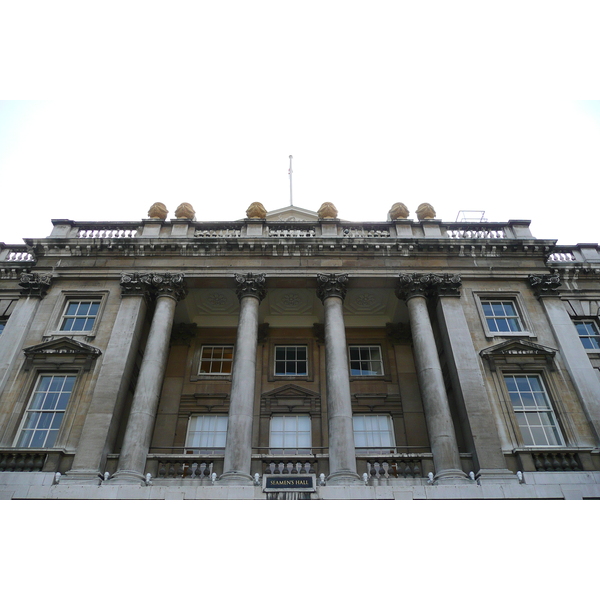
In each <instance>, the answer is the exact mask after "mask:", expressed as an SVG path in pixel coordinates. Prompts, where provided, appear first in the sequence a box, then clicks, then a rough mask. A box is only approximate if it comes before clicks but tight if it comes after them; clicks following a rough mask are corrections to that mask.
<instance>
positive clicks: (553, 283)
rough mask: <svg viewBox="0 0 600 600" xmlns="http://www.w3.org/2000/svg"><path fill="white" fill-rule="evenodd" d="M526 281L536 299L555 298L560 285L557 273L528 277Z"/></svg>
mask: <svg viewBox="0 0 600 600" xmlns="http://www.w3.org/2000/svg"><path fill="white" fill-rule="evenodd" d="M528 280H529V285H530V286H531V287H532V289H533V292H534V294H535V295H536V297H537V298H539V297H540V296H557V295H558V288H559V287H560V286H561V285H562V284H561V282H560V275H558V273H552V274H549V273H542V274H541V275H529V277H528Z"/></svg>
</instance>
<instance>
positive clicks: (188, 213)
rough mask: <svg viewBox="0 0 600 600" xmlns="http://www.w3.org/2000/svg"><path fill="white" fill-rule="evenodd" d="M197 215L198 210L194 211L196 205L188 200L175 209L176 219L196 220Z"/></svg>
mask: <svg viewBox="0 0 600 600" xmlns="http://www.w3.org/2000/svg"><path fill="white" fill-rule="evenodd" d="M195 217H196V212H195V211H194V207H193V206H192V205H191V204H189V203H188V202H182V203H181V204H180V205H179V206H178V207H177V210H176V211H175V218H176V219H190V220H192V221H193V220H194V219H195Z"/></svg>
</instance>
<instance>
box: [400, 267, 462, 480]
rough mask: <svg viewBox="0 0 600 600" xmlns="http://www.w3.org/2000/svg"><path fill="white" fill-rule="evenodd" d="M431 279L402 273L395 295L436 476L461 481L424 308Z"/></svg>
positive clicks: (429, 325) (451, 425)
mask: <svg viewBox="0 0 600 600" xmlns="http://www.w3.org/2000/svg"><path fill="white" fill-rule="evenodd" d="M406 278H409V280H408V279H406ZM434 281H435V280H432V279H431V276H429V275H423V276H421V275H411V276H408V275H405V276H402V278H401V287H400V289H399V291H398V295H399V297H401V298H404V299H405V300H406V303H407V306H408V316H409V320H410V327H411V331H412V339H413V347H414V358H415V366H416V368H417V378H418V381H419V388H420V390H421V398H422V400H423V409H424V411H425V420H426V423H427V431H428V433H429V442H430V444H431V451H432V453H433V464H434V466H435V478H436V479H456V478H458V479H462V480H464V479H465V478H466V475H465V473H464V472H463V471H462V468H461V464H460V454H459V451H458V443H457V441H456V433H455V430H454V423H453V422H452V415H451V413H450V405H449V403H448V395H447V394H446V386H445V384H444V377H443V375H442V367H441V364H440V360H439V357H438V350H437V346H436V343H435V338H434V335H433V328H432V326H431V320H430V318H429V309H428V307H427V299H426V295H427V294H428V293H430V292H431V285H432V283H433V282H434Z"/></svg>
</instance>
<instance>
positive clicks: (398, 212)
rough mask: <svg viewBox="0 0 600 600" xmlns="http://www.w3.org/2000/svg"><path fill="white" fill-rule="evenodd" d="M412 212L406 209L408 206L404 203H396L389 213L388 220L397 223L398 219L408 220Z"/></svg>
mask: <svg viewBox="0 0 600 600" xmlns="http://www.w3.org/2000/svg"><path fill="white" fill-rule="evenodd" d="M409 214H410V211H409V210H408V208H406V204H402V202H396V204H394V205H393V206H392V208H390V212H389V213H388V218H389V219H390V221H397V220H398V219H407V218H408V215H409Z"/></svg>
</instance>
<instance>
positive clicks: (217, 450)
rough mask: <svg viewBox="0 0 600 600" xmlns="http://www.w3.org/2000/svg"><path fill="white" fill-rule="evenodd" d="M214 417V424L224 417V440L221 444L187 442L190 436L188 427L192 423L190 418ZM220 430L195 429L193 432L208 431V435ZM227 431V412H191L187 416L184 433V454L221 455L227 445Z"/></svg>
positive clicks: (201, 432)
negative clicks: (206, 444)
mask: <svg viewBox="0 0 600 600" xmlns="http://www.w3.org/2000/svg"><path fill="white" fill-rule="evenodd" d="M211 417H212V418H214V419H215V424H216V423H218V420H219V419H225V441H224V444H223V446H216V445H213V446H193V445H191V444H189V443H188V442H189V441H190V440H189V437H190V427H191V425H192V419H198V418H202V419H203V420H204V419H205V418H211ZM220 431H222V430H218V429H215V430H214V431H212V430H211V431H203V430H200V431H198V430H195V431H194V433H200V434H203V433H208V434H209V435H213V436H214V435H216V434H217V433H220ZM228 432H229V415H228V414H222V413H218V414H215V413H192V414H190V415H189V416H188V423H187V430H186V433H185V446H184V448H185V450H184V451H185V453H186V454H199V455H203V454H210V455H223V454H225V447H226V445H227V433H228Z"/></svg>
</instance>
